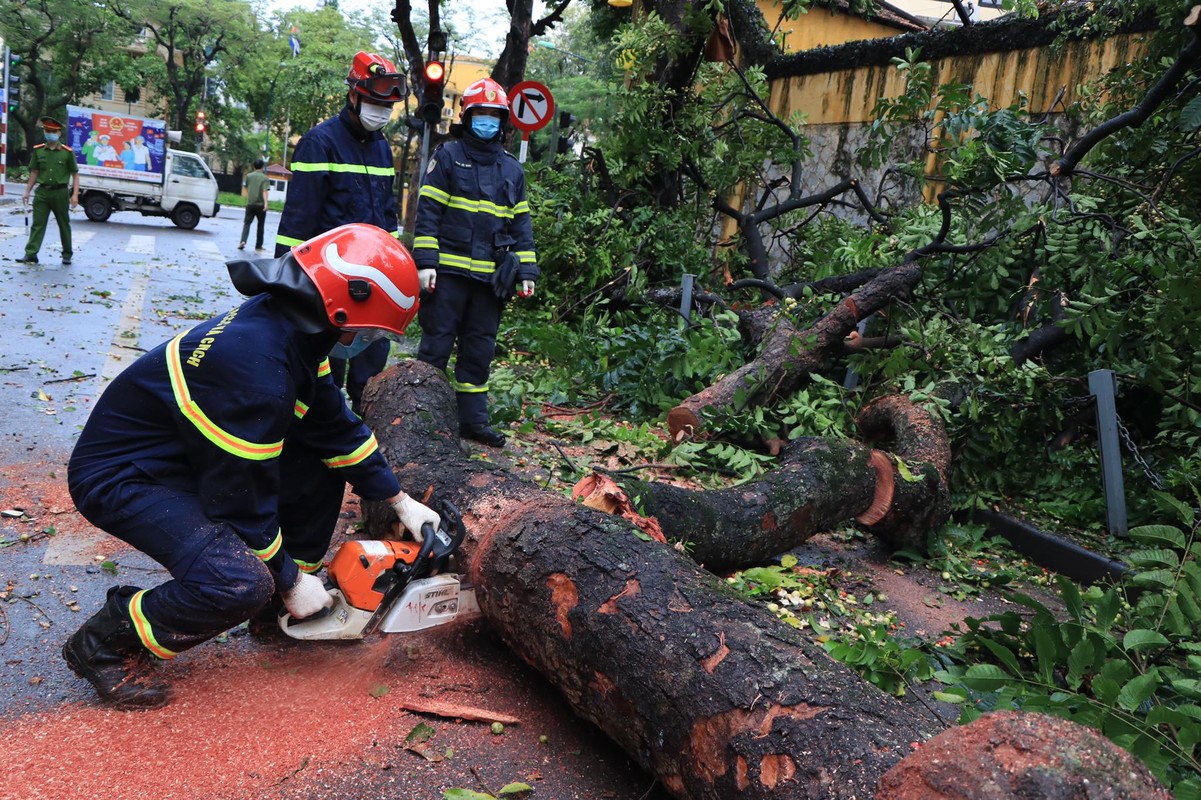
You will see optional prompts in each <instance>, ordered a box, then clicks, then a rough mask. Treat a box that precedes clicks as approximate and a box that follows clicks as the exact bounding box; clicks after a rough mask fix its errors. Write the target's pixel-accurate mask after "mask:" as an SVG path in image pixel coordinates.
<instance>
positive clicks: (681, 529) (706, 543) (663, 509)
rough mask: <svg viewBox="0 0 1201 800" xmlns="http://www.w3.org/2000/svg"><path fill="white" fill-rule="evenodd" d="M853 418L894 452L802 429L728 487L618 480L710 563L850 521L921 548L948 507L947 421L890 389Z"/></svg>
mask: <svg viewBox="0 0 1201 800" xmlns="http://www.w3.org/2000/svg"><path fill="white" fill-rule="evenodd" d="M858 422H859V426H860V428H861V429H862V430H863V432H864V435H865V436H866V437H867V438H868V440H869V441H871V440H877V441H883V442H887V444H889V445H891V446H892V448H893V452H892V453H884V452H881V451H879V450H873V449H872V448H871V447H868V446H865V445H861V444H856V443H854V442H848V441H845V440H837V439H821V438H817V437H807V438H802V439H797V440H795V441H792V442H790V443H789V444H788V445H787V446H786V447H785V448H784V450H783V452H782V453H781V454H780V459H779V464H778V465H777V466H776V467H775V468H774V469H772V470H771V472H769V473H767V474H766V475H764V476H763V477H762V478H760V479H758V480H754V481H749V482H747V483H744V484H742V485H739V486H735V487H732V488H729V489H719V490H711V491H696V490H693V489H685V488H682V487H678V486H672V485H670V484H663V483H654V482H647V481H638V480H634V479H624V478H623V479H622V480H621V485H622V487H623V488H624V489H625V491H626V493H627V494H628V495H629V496H630V497H633V498H637V501H636V503H635V505H636V506H637V508H638V509H639V510H640V511H641V512H642V513H644V514H646V515H648V516H652V517H654V518H655V519H657V520H658V522H659V526H660V528H661V529H662V531H663V534H664V535H665V536H667V537H668V538H669V539H674V540H677V541H686V542H688V543H689V545H690V552H691V554H692V557H693V558H694V559H696V561H697V562H699V563H700V564H702V565H703V566H705V567H706V568H707V569H710V570H713V571H715V572H726V571H729V570H734V569H742V568H745V567H749V566H753V565H756V564H763V563H765V562H766V561H768V560H770V559H771V557H772V556H775V555H778V554H780V553H783V552H785V551H787V550H791V549H792V548H794V547H796V546H797V545H799V544H801V543H803V542H805V541H806V540H808V539H809V538H810V537H811V536H813V535H814V534H816V533H820V532H822V531H828V530H832V529H834V528H836V527H838V526H839V525H844V524H846V523H848V522H850V521H851V520H855V521H856V522H858V523H859V524H860V526H861V527H862V528H864V529H865V530H867V531H869V532H871V533H873V534H875V535H876V536H879V537H880V538H882V539H884V540H885V541H886V542H887V543H888V544H889V545H890V546H891V547H894V548H908V549H913V550H918V551H924V550H925V548H926V537H927V534H928V533H929V531H931V530H933V529H934V528H937V527H938V526H939V525H940V524H941V523H942V522H943V521H944V520H945V519H946V517H947V515H948V513H949V511H950V505H949V500H948V497H949V493H948V490H947V485H946V475H947V473H948V468H949V466H950V461H951V450H950V445H949V444H948V442H947V434H946V430H945V428H944V427H943V425H942V423H941V421H939V419H938V418H937V417H935V416H934V415H932V414H930V413H929V412H927V411H925V410H924V409H922V408H921V407H919V406H917V405H914V404H913V403H912V402H910V401H909V400H908V399H906V398H903V397H896V396H893V397H884V398H880V399H879V400H876V401H875V402H873V403H870V404H869V405H868V406H866V407H865V408H864V409H863V411H862V412H860V414H859V419H858ZM899 460H903V461H904V463H905V470H906V471H907V473H908V475H909V476H910V477H909V478H907V477H905V475H906V472H902V471H901V468H900V467H898V461H899Z"/></svg>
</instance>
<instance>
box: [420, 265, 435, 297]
mask: <svg viewBox="0 0 1201 800" xmlns="http://www.w3.org/2000/svg"><path fill="white" fill-rule="evenodd" d="M437 282H438V270H436V269H419V270H417V285H418V286H420V287H421V288H422V289H425V290H426V291H427V292H432V291H434V284H435V283H437Z"/></svg>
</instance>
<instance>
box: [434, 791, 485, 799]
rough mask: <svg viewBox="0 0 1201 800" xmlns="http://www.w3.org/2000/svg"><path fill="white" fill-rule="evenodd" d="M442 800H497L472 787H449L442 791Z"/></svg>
mask: <svg viewBox="0 0 1201 800" xmlns="http://www.w3.org/2000/svg"><path fill="white" fill-rule="evenodd" d="M442 800H496V798H495V797H493V796H492V795H490V794H484V793H483V792H473V791H471V790H470V789H447V790H446V791H445V792H443V793H442Z"/></svg>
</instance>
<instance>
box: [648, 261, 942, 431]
mask: <svg viewBox="0 0 1201 800" xmlns="http://www.w3.org/2000/svg"><path fill="white" fill-rule="evenodd" d="M916 258H917V255H916V254H915V255H913V257H912V258H911V259H910V260H907V261H905V262H904V263H902V264H901V265H900V266H897V267H894V268H892V269H888V270H883V271H881V272H880V274H878V275H877V276H876V277H874V278H872V279H871V280H870V281H868V282H867V283H866V284H864V285H863V286H862V287H861V288H860V289H859V290H858V291H856V292H855V293H854V294H852V295H849V296H848V297H847V298H846V299H845V300H843V301H842V302H841V303H839V304H838V305H837V306H835V307H834V308H833V309H831V310H830V311H829V312H827V313H826V314H825V316H823V317H822V318H821V319H819V320H818V321H817V322H815V323H814V324H813V325H811V326H809V327H808V328H807V329H805V330H799V329H797V328H796V327H795V326H794V325H792V324H791V323H790V322H789V321H788V320H787V319H785V318H784V317H780V318H779V320H778V322H777V324H776V327H775V329H774V330H773V331H772V332H771V333H770V334H769V335H768V336H767V338H766V339H765V340H764V344H763V348H762V350H760V352H759V355H758V356H757V357H756V358H754V359H753V360H751V361H748V362H747V363H746V364H744V365H742V366H741V367H739V368H738V369H736V370H734V371H733V372H731V373H730V374H728V375H726V376H725V377H724V378H722V379H721V380H719V381H717V382H716V383H713V384H711V385H710V386H708V387H706V388H705V389H702V390H701V391H699V392H697V393H696V394H694V395H692V396H691V397H687V398H685V399H684V400H683V401H681V402H680V404H679V405H677V406H676V407H675V408H673V409H672V410H671V411H669V412H668V413H667V428H668V431H669V432H670V433H671V436H672V438H673V439H674V440H676V441H678V440H680V439H682V438H683V437H685V436H693V435H696V434H699V433H700V432H701V430H702V428H704V427H705V418H706V416H707V415H711V414H714V413H717V414H720V413H722V412H725V411H727V410H730V409H733V410H739V409H741V408H742V407H745V406H748V405H762V404H764V403H766V402H768V401H770V399H771V398H773V397H777V396H780V395H786V394H789V393H790V392H792V391H793V390H795V389H796V388H798V387H799V386H800V385H801V383H802V382H804V381H805V380H807V379H808V377H809V374H810V373H812V372H822V371H823V370H825V369H827V368H828V367H829V366H830V365H831V364H832V362H833V358H834V357H835V356H836V355H838V354H839V353H840V352H841V348H842V343H843V340H844V339H846V338H847V337H848V336H850V335H851V332H852V331H854V330H855V326H856V325H858V324H859V320H861V319H863V318H864V317H866V316H868V315H869V314H871V313H873V312H875V311H878V310H880V309H881V308H884V307H885V306H886V305H888V303H890V302H892V300H893V298H895V297H901V296H904V295H906V294H908V293H909V290H910V289H912V288H913V286H915V285H916V284H917V281H918V279H919V278H920V277H921V269H920V268H919V267H918V265H917V263H916Z"/></svg>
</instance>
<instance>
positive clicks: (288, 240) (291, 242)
mask: <svg viewBox="0 0 1201 800" xmlns="http://www.w3.org/2000/svg"><path fill="white" fill-rule="evenodd" d="M388 234H389V235H390V236H391V237H392V238H393V239H399V238H400V231H398V230H396V231H388ZM305 241H307V240H305V239H296V238H294V237H292V236H284V235H283V234H279V233H277V234H276V235H275V243H276V244H282V245H284V246H285V247H295V246H296V245H298V244H304V243H305Z"/></svg>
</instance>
